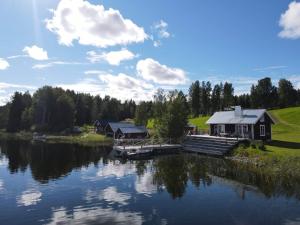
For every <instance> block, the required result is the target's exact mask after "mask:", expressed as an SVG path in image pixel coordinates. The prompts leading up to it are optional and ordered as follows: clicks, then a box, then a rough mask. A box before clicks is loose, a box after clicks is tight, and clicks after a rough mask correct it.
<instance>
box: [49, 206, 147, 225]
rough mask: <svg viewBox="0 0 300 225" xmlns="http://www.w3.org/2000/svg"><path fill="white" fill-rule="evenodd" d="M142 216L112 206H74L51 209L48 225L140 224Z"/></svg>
mask: <svg viewBox="0 0 300 225" xmlns="http://www.w3.org/2000/svg"><path fill="white" fill-rule="evenodd" d="M142 223H143V217H142V216H141V215H140V214H139V213H136V212H127V211H117V210H114V209H113V208H102V207H99V206H98V207H93V208H76V209H75V210H67V209H66V208H65V207H60V208H57V209H53V212H52V217H51V219H50V222H49V223H46V224H49V225H52V224H120V225H123V224H124V225H127V224H132V225H140V224H142Z"/></svg>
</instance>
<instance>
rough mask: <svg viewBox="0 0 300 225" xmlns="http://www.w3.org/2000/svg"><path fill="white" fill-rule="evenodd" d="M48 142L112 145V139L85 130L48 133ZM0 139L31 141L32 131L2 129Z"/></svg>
mask: <svg viewBox="0 0 300 225" xmlns="http://www.w3.org/2000/svg"><path fill="white" fill-rule="evenodd" d="M46 136H47V140H46V143H51V144H53V143H67V144H79V145H84V146H102V145H111V144H112V139H111V138H108V137H106V136H104V135H100V134H95V133H92V132H84V133H82V134H79V135H59V134H51V133H50V134H46ZM0 140H22V141H31V140H32V133H31V132H24V131H21V132H17V133H7V132H5V131H0Z"/></svg>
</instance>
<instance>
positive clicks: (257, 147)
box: [189, 107, 300, 175]
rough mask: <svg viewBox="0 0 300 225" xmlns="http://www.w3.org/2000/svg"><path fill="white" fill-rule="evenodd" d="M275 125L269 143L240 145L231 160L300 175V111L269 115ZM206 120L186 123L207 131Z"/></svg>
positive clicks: (291, 110) (294, 109) (194, 120)
mask: <svg viewBox="0 0 300 225" xmlns="http://www.w3.org/2000/svg"><path fill="white" fill-rule="evenodd" d="M269 113H270V114H271V116H272V117H273V118H274V120H275V121H276V124H275V125H273V126H272V141H271V142H268V143H264V144H263V143H262V142H252V143H248V144H246V145H245V144H241V145H240V146H239V147H238V148H236V149H234V150H233V152H232V159H234V160H239V161H244V162H249V163H251V164H255V165H257V166H260V167H264V168H265V169H268V170H270V171H273V172H276V171H277V172H278V171H285V172H291V173H297V174H299V175H300V107H291V108H285V109H277V110H271V111H269ZM207 119H208V117H198V118H193V119H190V120H189V122H190V123H192V124H195V125H196V126H197V127H198V128H199V129H200V130H205V129H208V126H207V125H206V124H205V122H206V121H207Z"/></svg>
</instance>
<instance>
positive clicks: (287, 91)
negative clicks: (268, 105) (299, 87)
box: [278, 79, 297, 107]
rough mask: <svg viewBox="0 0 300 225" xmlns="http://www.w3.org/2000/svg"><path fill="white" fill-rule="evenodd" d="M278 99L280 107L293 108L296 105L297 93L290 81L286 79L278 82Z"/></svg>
mask: <svg viewBox="0 0 300 225" xmlns="http://www.w3.org/2000/svg"><path fill="white" fill-rule="evenodd" d="M278 98H279V106H280V107H288V106H294V105H296V104H297V91H296V90H295V89H294V87H293V84H292V83H291V82H290V81H288V80H286V79H280V80H279V82H278Z"/></svg>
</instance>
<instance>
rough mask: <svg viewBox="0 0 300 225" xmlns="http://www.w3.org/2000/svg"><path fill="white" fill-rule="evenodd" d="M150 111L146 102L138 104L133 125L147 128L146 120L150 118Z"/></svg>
mask: <svg viewBox="0 0 300 225" xmlns="http://www.w3.org/2000/svg"><path fill="white" fill-rule="evenodd" d="M150 111H151V109H150V107H149V104H148V103H147V102H144V101H143V102H140V104H139V105H138V106H137V107H136V111H135V118H134V123H135V124H136V125H144V126H147V123H148V119H149V118H150Z"/></svg>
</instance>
